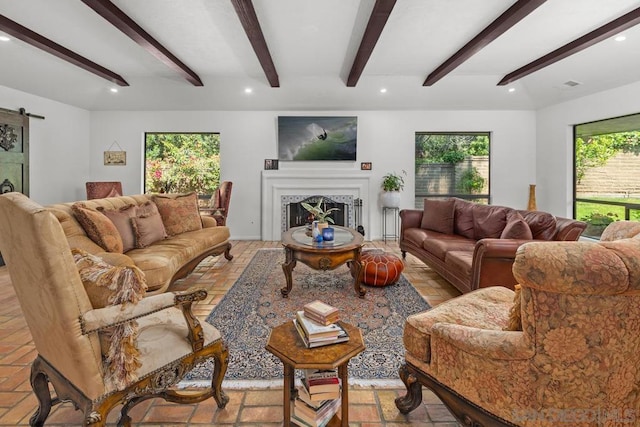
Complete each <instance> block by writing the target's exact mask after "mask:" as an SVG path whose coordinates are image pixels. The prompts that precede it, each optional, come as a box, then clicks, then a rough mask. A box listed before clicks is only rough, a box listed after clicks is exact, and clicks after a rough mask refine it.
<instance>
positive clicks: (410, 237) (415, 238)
mask: <svg viewBox="0 0 640 427" xmlns="http://www.w3.org/2000/svg"><path fill="white" fill-rule="evenodd" d="M432 233H435V232H429V231H427V230H424V229H422V228H409V229H407V230H405V231H404V235H403V238H404V240H406V241H407V242H410V243H413V244H414V245H416V246H417V247H419V248H421V247H422V242H424V240H425V239H426V238H427V236H429V235H430V234H432Z"/></svg>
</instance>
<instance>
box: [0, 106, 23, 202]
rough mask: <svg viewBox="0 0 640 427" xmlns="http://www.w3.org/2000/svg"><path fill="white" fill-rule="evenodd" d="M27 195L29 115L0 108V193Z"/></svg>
mask: <svg viewBox="0 0 640 427" xmlns="http://www.w3.org/2000/svg"><path fill="white" fill-rule="evenodd" d="M10 191H17V192H19V193H24V194H26V195H27V196H28V195H29V117H28V116H27V115H26V114H24V113H20V112H15V111H8V110H0V193H8V192H10Z"/></svg>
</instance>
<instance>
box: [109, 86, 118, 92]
mask: <svg viewBox="0 0 640 427" xmlns="http://www.w3.org/2000/svg"><path fill="white" fill-rule="evenodd" d="M109 90H110V91H111V93H118V88H115V87H112V88H111V89H109Z"/></svg>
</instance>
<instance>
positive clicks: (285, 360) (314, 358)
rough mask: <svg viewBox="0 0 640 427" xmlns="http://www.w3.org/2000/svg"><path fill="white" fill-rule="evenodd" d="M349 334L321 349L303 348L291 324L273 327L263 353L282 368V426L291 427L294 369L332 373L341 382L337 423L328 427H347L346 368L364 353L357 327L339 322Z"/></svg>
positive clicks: (333, 420)
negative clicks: (273, 358) (274, 358)
mask: <svg viewBox="0 0 640 427" xmlns="http://www.w3.org/2000/svg"><path fill="white" fill-rule="evenodd" d="M339 324H340V326H342V327H343V328H344V329H345V330H346V331H347V333H348V334H349V341H347V342H344V343H339V344H332V345H327V346H324V347H316V348H306V347H305V345H304V344H303V342H302V338H300V336H299V335H298V332H297V331H296V328H295V326H294V324H293V321H288V322H286V323H283V324H282V325H280V326H276V327H275V328H274V329H273V330H272V331H271V334H270V335H269V340H268V341H267V345H266V349H267V351H269V352H271V353H273V354H274V355H276V356H277V357H278V358H279V359H280V360H281V361H282V364H283V365H284V387H283V394H284V396H283V405H284V424H283V425H284V426H285V427H289V426H290V425H291V405H292V402H291V401H292V400H293V399H294V398H295V397H296V394H297V390H296V389H295V370H296V369H335V368H338V376H339V377H340V380H341V382H342V396H341V399H342V402H341V405H342V409H341V416H340V418H339V419H338V416H337V414H336V415H334V417H333V418H332V419H331V422H330V423H329V426H335V425H341V426H342V427H348V426H349V384H348V375H347V365H348V363H349V360H350V359H351V358H352V357H354V356H356V355H358V354H360V353H361V352H362V351H364V349H365V346H364V342H363V340H362V333H361V332H360V329H358V328H357V327H355V326H353V325H350V324H348V323H345V322H339Z"/></svg>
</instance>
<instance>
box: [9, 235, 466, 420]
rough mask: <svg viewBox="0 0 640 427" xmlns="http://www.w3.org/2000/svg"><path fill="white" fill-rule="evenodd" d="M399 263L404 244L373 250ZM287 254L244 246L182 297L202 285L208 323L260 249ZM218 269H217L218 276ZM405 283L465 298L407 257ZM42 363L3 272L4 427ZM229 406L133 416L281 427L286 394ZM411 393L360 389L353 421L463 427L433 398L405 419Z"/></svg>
mask: <svg viewBox="0 0 640 427" xmlns="http://www.w3.org/2000/svg"><path fill="white" fill-rule="evenodd" d="M366 246H367V247H379V248H382V249H384V250H386V251H388V252H393V253H396V254H398V255H399V249H398V245H397V242H391V241H388V242H387V243H384V242H378V241H376V242H367V243H366ZM270 247H280V243H279V242H261V241H236V242H233V249H232V251H231V253H232V254H233V255H234V259H233V261H231V262H227V261H226V260H225V259H224V257H217V258H208V259H206V260H205V261H203V263H201V264H200V266H198V268H197V269H196V270H195V271H194V273H193V274H191V275H190V276H189V277H187V278H186V279H184V280H183V281H182V282H181V283H180V282H179V283H177V284H176V286H175V287H174V289H180V288H183V287H188V286H191V285H193V284H194V283H197V284H198V286H203V287H205V288H207V290H208V291H209V297H208V299H207V300H206V301H203V302H202V303H199V304H198V305H197V306H195V312H196V313H197V315H198V316H199V317H200V318H202V319H204V318H205V317H206V316H207V315H208V314H209V312H211V309H212V308H213V307H215V305H216V304H217V303H218V302H219V301H220V299H221V298H222V297H223V296H224V294H225V292H227V290H228V289H229V288H230V287H231V286H232V285H233V283H234V282H235V281H236V279H237V278H238V276H240V273H241V272H242V271H243V270H244V268H245V266H246V265H247V263H248V262H249V261H250V260H251V258H252V257H253V255H254V254H255V252H256V251H257V250H258V249H261V248H270ZM211 267H213V268H211ZM404 274H405V276H406V277H407V278H408V279H409V280H410V281H411V283H413V284H414V285H415V287H416V288H417V289H418V291H419V292H420V293H421V294H422V296H423V297H424V298H425V299H426V300H427V302H428V303H429V304H431V305H432V306H434V305H437V304H439V303H440V302H442V301H446V300H447V299H449V298H451V297H454V296H457V295H459V292H458V291H457V290H455V289H454V288H453V287H451V286H450V285H449V284H448V283H447V282H445V281H444V280H443V279H442V278H440V276H438V275H437V274H436V273H434V272H432V271H431V270H429V269H428V268H427V267H426V266H424V264H422V263H421V262H420V261H418V260H417V259H416V258H413V257H412V256H410V255H407V260H406V267H405V271H404ZM34 358H35V349H34V347H33V342H32V341H31V335H30V333H29V330H28V329H27V326H26V324H25V322H24V318H23V316H22V312H21V310H20V306H19V305H18V303H17V300H16V298H15V294H14V292H13V288H12V286H11V282H10V280H9V274H8V271H7V268H6V267H0V426H18V425H28V423H29V417H30V416H31V414H33V412H34V411H35V409H36V400H35V398H34V396H33V394H32V392H31V387H30V385H29V369H30V364H31V362H32V361H33V359H34ZM225 391H226V392H227V394H228V395H229V398H230V400H229V404H228V405H227V407H226V408H225V409H224V410H219V409H218V408H217V407H216V405H215V402H214V401H213V399H209V400H208V401H205V402H202V403H200V404H197V405H177V404H171V403H166V402H164V401H163V400H161V399H152V400H148V401H145V402H142V403H141V404H140V405H138V406H137V407H135V408H134V409H133V410H132V411H131V412H130V415H131V417H132V419H133V424H134V425H140V426H147V427H151V426H213V425H216V426H281V425H282V389H270V390H225ZM404 393H405V391H404V388H399V389H380V388H379V389H373V388H365V387H352V388H351V389H350V390H349V420H350V425H351V426H354V427H374V426H387V427H395V426H421V427H427V426H438V427H445V426H446V427H449V426H458V425H459V424H458V423H456V422H455V419H454V418H453V417H452V415H451V414H450V413H449V411H448V410H447V409H446V407H445V406H444V405H443V404H442V403H441V402H440V400H438V398H436V397H435V395H433V394H432V393H431V392H430V391H428V390H426V389H425V390H424V393H423V404H422V405H421V406H420V407H418V408H416V409H415V410H414V411H412V412H411V413H410V414H408V415H402V414H400V413H399V412H398V410H397V408H396V407H395V404H394V399H395V398H396V397H397V396H399V395H403V394H404ZM117 416H118V411H117V408H116V410H113V411H111V414H110V417H109V425H110V426H111V425H115V421H116V417H117ZM81 419H82V414H81V413H80V412H79V411H76V410H74V408H73V405H72V404H70V403H63V404H61V405H58V406H56V407H54V408H53V410H52V411H51V415H50V416H49V418H48V419H47V423H46V425H47V426H75V425H80V423H81Z"/></svg>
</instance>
